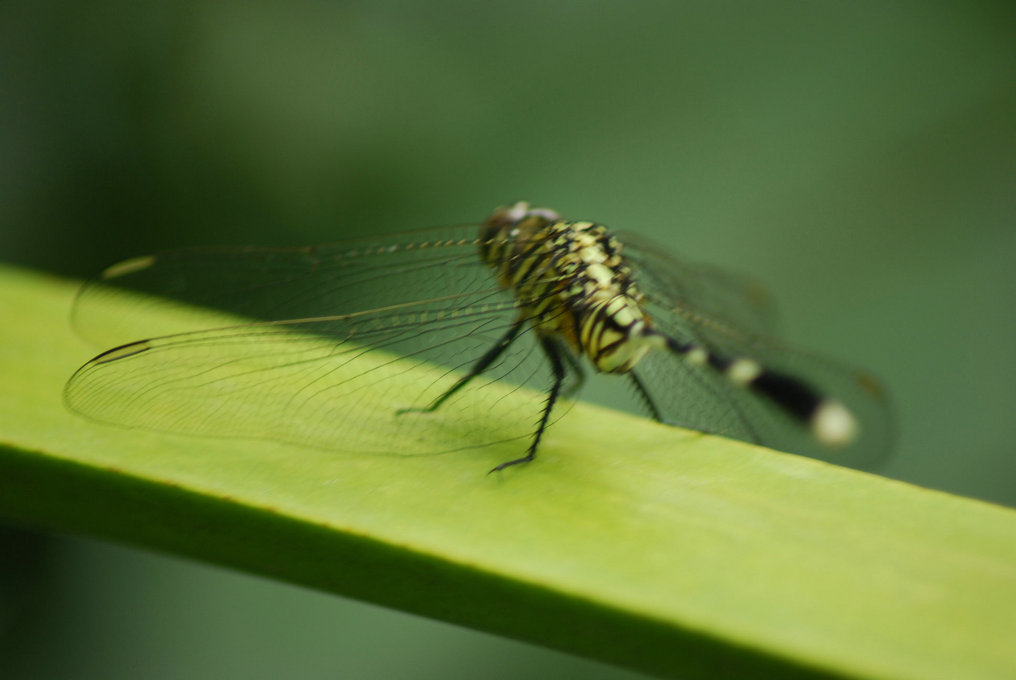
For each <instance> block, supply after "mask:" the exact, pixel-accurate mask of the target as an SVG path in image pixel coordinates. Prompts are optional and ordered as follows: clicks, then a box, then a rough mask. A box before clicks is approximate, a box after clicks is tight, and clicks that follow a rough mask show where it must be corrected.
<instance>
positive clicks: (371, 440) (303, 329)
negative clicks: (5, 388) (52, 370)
mask: <svg viewBox="0 0 1016 680" xmlns="http://www.w3.org/2000/svg"><path fill="white" fill-rule="evenodd" d="M479 297H482V296H481V295H473V296H460V297H458V298H456V299H455V302H454V304H452V303H450V302H449V301H448V300H442V301H441V302H440V303H434V302H430V303H427V302H422V303H419V304H412V305H403V306H400V307H398V308H397V309H385V310H375V311H371V312H365V313H353V314H350V315H343V316H335V317H322V318H318V319H312V320H299V321H284V322H265V323H254V324H244V325H239V326H226V327H220V328H214V329H209V330H203V331H196V332H190V333H182V334H176V335H171V336H164V337H156V338H152V339H149V340H144V341H140V342H135V343H130V344H128V345H124V346H121V347H119V348H117V349H114V350H110V351H109V352H106V353H104V354H102V355H99V356H98V357H96V358H95V359H93V360H92V361H90V362H88V363H87V364H86V365H85V366H83V367H82V368H81V369H79V370H78V372H77V373H75V374H74V376H73V377H72V378H71V380H70V381H69V382H68V384H67V386H66V388H65V400H66V402H67V403H68V404H69V405H70V407H71V408H72V409H74V410H75V411H78V412H80V413H82V414H84V415H86V416H89V417H91V418H93V419H96V420H99V421H102V422H109V423H114V424H118V425H125V426H128V427H142V428H147V429H155V430H161V431H168V432H172V433H180V434H194V435H205V436H229V437H234V436H238V437H252V438H267V439H275V440H281V441H287V442H293V443H297V444H303V445H309V446H315V447H320V448H326V449H336V450H344V449H347V450H355V451H370V452H378V453H382V452H383V453H401V454H419V453H437V452H442V451H449V450H454V449H459V448H471V447H476V446H481V445H484V444H490V443H494V442H499V441H505V440H510V439H516V438H525V437H528V436H531V434H532V432H533V428H534V423H535V422H536V421H537V418H538V417H539V413H540V410H541V406H542V402H543V398H542V397H543V394H545V392H546V390H547V389H548V388H549V386H550V382H549V381H550V376H549V371H548V370H547V364H546V358H545V357H544V356H543V354H542V352H541V351H540V349H539V347H538V346H537V344H536V343H535V342H534V340H533V338H532V335H533V334H532V332H531V331H528V330H527V331H524V332H523V333H522V335H521V336H520V337H519V338H518V339H517V340H516V341H515V342H514V343H513V344H512V345H511V347H510V348H509V349H508V350H507V351H506V352H505V354H503V355H502V356H501V357H500V358H499V360H498V361H497V362H495V364H494V365H492V366H491V367H490V368H489V369H488V370H487V371H486V372H485V373H484V374H483V375H481V376H479V377H477V378H476V379H474V380H473V381H472V382H470V383H469V385H468V386H467V387H466V388H464V389H462V390H460V391H458V392H456V393H455V395H454V396H453V397H452V398H450V399H449V400H448V401H447V402H445V403H443V404H442V406H441V408H440V409H437V410H436V411H434V412H422V410H423V409H426V408H427V407H428V406H429V405H431V404H432V403H433V401H434V400H435V399H437V398H438V397H439V396H441V395H442V394H444V393H445V392H446V391H447V390H448V389H450V388H451V386H452V385H454V384H455V382H456V381H457V380H458V379H459V377H460V376H462V375H464V374H465V373H466V372H468V370H469V368H470V367H471V366H472V364H473V363H474V362H475V361H476V359H477V358H478V357H480V356H481V355H482V354H483V353H484V352H486V351H487V350H488V349H489V348H490V347H492V346H494V344H495V343H496V342H497V341H498V339H499V338H500V337H502V336H503V334H504V333H505V332H506V331H507V329H508V328H509V327H510V326H511V324H512V323H513V321H514V318H515V312H514V305H513V303H512V302H511V301H510V300H508V299H505V298H502V299H501V300H500V301H498V302H490V301H487V302H485V303H484V304H483V306H482V307H481V306H479V305H477V304H475V303H476V302H477V299H478V298H479ZM533 388H535V389H538V390H540V393H539V394H533V393H532V392H531V391H530V390H531V389H533ZM561 413H563V410H561V411H557V412H555V416H559V415H560V414H561Z"/></svg>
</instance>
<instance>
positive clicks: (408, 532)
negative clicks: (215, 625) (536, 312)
mask: <svg viewBox="0 0 1016 680" xmlns="http://www.w3.org/2000/svg"><path fill="white" fill-rule="evenodd" d="M73 291H74V286H73V285H71V284H68V283H64V282H59V281H54V280H52V279H47V278H44V277H40V276H37V275H31V274H27V273H24V272H19V271H17V270H4V271H3V272H2V273H0V317H2V318H3V319H5V320H7V328H6V330H5V333H4V337H3V341H2V343H0V374H2V375H3V376H4V379H3V381H2V382H0V413H2V414H4V415H3V416H0V446H2V448H0V480H2V481H0V514H2V515H5V516H8V517H11V518H13V519H16V520H19V521H23V522H27V523H31V524H35V525H39V526H47V527H52V528H56V529H60V530H70V531H82V532H86V533H89V534H93V535H97V536H102V537H107V538H113V539H116V540H121V541H125V542H129V543H133V544H136V545H139V546H145V547H150V548H155V549H159V550H165V551H169V552H173V553H178V554H184V555H189V556H191V557H194V558H196V559H201V560H205V561H210V562H215V563H219V564H225V565H229V566H232V567H236V568H239V569H243V570H247V571H252V572H255V573H259V574H264V575H267V576H271V577H275V578H280V579H284V580H288V581H292V582H296V583H301V584H304V585H307V586H310V587H314V588H318V589H321V590H325V591H329V592H334V593H338V594H341V595H345V596H350V597H356V598H359V599H364V600H367V601H371V602H375V603H378V604H382V605H385V606H390V607H395V608H399V609H404V610H406V611H411V612H415V613H418V614H422V615H425V616H430V617H434V618H438V619H442V620H446V621H452V622H455V623H459V624H462V625H466V626H470V627H474V628H478V629H481V630H487V631H491V632H495V633H499V634H503V635H507V636H510V637H514V638H517V639H522V640H527V641H531V642H535V643H537V644H542V645H545V646H549V647H554V648H557V649H562V650H565V651H570V652H573V653H576V654H581V655H584V656H588V657H590V658H596V659H601V660H603V661H607V662H610V663H614V664H618V665H622V666H626V667H629V668H632V669H635V670H642V671H646V672H651V673H655V674H659V675H663V676H672V677H697V676H701V677H715V676H716V675H719V674H722V673H727V674H730V675H736V674H742V675H743V674H748V673H752V674H754V675H766V676H772V677H792V676H798V675H800V676H812V677H823V676H830V677H856V678H877V677H964V678H979V677H983V678H991V677H1005V676H1006V675H1011V674H1012V672H1013V671H1014V670H1016V652H1014V651H1013V646H1012V644H1011V641H1012V640H1013V639H1016V617H1014V616H1013V614H1012V612H1013V611H1014V610H1016V513H1014V512H1013V511H1011V510H1008V509H1005V508H1001V507H996V506H992V505H989V504H985V503H979V502H976V501H971V500H968V499H963V498H958V497H954V496H949V495H948V494H944V493H939V492H935V491H929V490H925V489H919V488H916V487H912V486H909V485H906V484H902V483H899V482H893V481H890V480H885V479H881V478H878V477H876V476H873V475H867V474H864V473H858V472H854V471H851V470H846V469H842V468H837V467H834V466H829V465H825V464H822V463H819V462H816V461H812V460H808V459H803V458H800V457H796V456H789V455H784V454H779V453H775V452H772V451H768V450H764V449H760V448H757V447H752V446H748V445H745V444H741V443H737V442H732V441H729V440H723V439H719V438H715V437H709V436H703V435H700V434H697V433H692V432H688V431H684V430H680V429H677V428H668V427H663V426H658V425H655V424H653V423H651V422H648V421H645V420H643V419H638V418H634V417H631V416H627V415H624V414H618V413H613V412H610V411H606V410H604V409H599V408H595V407H592V406H587V405H583V404H578V405H576V407H575V408H574V409H573V411H572V413H570V414H569V415H568V416H567V417H565V418H563V419H562V420H561V421H560V422H559V423H557V424H556V425H555V426H554V427H553V428H552V429H551V430H550V431H549V432H548V434H547V438H546V441H545V443H544V446H543V447H542V448H541V452H540V456H539V458H538V459H537V460H536V461H535V462H534V463H532V464H530V465H526V466H520V467H519V468H516V469H511V470H508V471H506V472H505V473H503V474H498V475H489V476H488V475H486V471H487V470H488V469H489V468H490V467H492V466H493V465H495V464H497V463H499V462H502V461H503V460H507V459H509V458H511V457H513V456H516V455H517V453H518V449H519V444H518V443H506V444H504V445H498V446H492V447H487V448H484V449H478V450H466V451H458V452H454V453H450V454H443V455H436V456H414V457H400V456H384V455H376V454H370V455H366V454H359V455H358V454H356V453H349V452H338V451H331V450H326V449H322V448H311V447H299V446H291V445H285V444H278V443H274V442H268V441H261V440H246V439H240V438H229V439H214V438H198V437H184V436H173V435H166V434H160V433H155V432H149V431H145V430H140V429H137V430H130V429H126V428H119V427H109V426H103V425H99V424H95V423H92V422H90V421H88V420H85V419H82V418H80V417H78V416H75V415H74V414H72V413H70V412H68V411H67V410H66V409H65V408H64V407H63V405H62V403H61V397H60V395H61V389H62V385H63V382H64V381H65V380H66V379H67V377H68V376H69V375H70V374H71V373H72V372H73V371H74V369H75V368H77V366H78V365H80V364H81V363H84V361H85V360H87V359H88V358H89V350H88V349H87V348H86V347H84V345H83V344H82V343H81V342H80V341H78V340H77V339H76V338H75V337H74V336H73V334H72V333H71V331H70V329H69V325H68V324H67V311H68V309H69V305H70V300H71V298H72V296H73Z"/></svg>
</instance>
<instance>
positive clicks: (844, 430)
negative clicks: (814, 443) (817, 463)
mask: <svg viewBox="0 0 1016 680" xmlns="http://www.w3.org/2000/svg"><path fill="white" fill-rule="evenodd" d="M857 430H858V427H857V420H856V419H855V418H854V414H852V413H851V412H850V411H849V410H847V407H846V406H844V405H843V404H841V403H840V402H838V401H835V400H832V399H829V400H826V401H824V402H823V403H822V404H821V405H820V406H819V407H818V410H816V411H815V413H814V415H812V417H811V431H812V433H814V435H815V438H816V439H818V440H819V441H820V442H822V443H823V444H825V445H826V446H845V445H846V444H849V443H850V442H852V441H854V439H856V438H857Z"/></svg>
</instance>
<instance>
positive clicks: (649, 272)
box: [618, 232, 778, 335]
mask: <svg viewBox="0 0 1016 680" xmlns="http://www.w3.org/2000/svg"><path fill="white" fill-rule="evenodd" d="M618 238H619V240H620V241H621V243H623V244H624V255H625V257H626V258H627V259H628V260H629V261H630V262H631V263H632V264H633V265H634V266H635V267H636V268H637V271H638V282H639V285H640V287H641V288H643V289H644V290H645V291H646V292H649V293H651V294H652V297H654V298H656V299H663V300H666V302H667V304H668V305H669V307H670V308H671V309H672V310H674V311H675V312H677V313H684V314H687V315H689V316H691V315H692V314H694V315H696V318H695V319H693V321H695V322H697V323H698V324H699V325H705V324H712V325H713V326H716V327H717V328H719V327H721V326H726V325H730V326H734V327H736V328H737V329H739V330H738V332H741V333H744V332H750V333H760V334H769V335H771V334H773V333H775V332H776V330H777V325H778V319H777V313H776V306H775V304H774V303H773V299H772V297H771V296H770V295H769V292H768V291H767V290H766V288H765V286H764V285H762V284H761V283H760V282H758V281H756V280H754V279H752V278H751V277H749V276H746V275H743V274H737V273H734V272H730V271H726V270H724V269H721V268H719V267H715V266H713V265H707V264H702V263H698V262H690V261H687V260H684V259H681V258H678V257H677V256H675V255H673V254H671V253H668V252H667V251H666V249H665V248H664V247H662V246H660V245H659V244H656V243H654V242H653V241H651V240H648V239H646V238H645V237H642V236H639V235H637V234H630V233H627V232H624V233H622V234H620V235H619V237H618Z"/></svg>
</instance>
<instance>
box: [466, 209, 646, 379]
mask: <svg viewBox="0 0 1016 680" xmlns="http://www.w3.org/2000/svg"><path fill="white" fill-rule="evenodd" d="M480 242H481V255H482V256H483V259H484V260H485V261H486V262H487V264H488V265H490V266H491V267H492V268H493V270H494V273H495V275H496V277H497V279H498V282H499V283H500V284H501V286H503V287H504V288H508V289H511V290H512V291H513V292H514V294H515V298H516V300H517V302H518V305H519V308H520V314H521V315H522V317H524V318H525V319H527V320H528V322H529V323H530V324H531V325H532V327H533V328H534V329H535V330H536V332H537V333H540V334H544V335H549V336H553V337H557V338H560V339H562V340H564V341H565V342H566V343H567V345H568V347H569V349H571V351H572V352H574V353H575V354H576V355H578V356H586V357H587V358H588V359H589V360H590V361H591V362H592V363H593V365H594V366H596V369H597V370H599V371H601V372H603V373H627V372H629V371H631V370H632V369H633V368H634V367H635V365H636V364H638V362H639V360H641V359H642V357H644V356H645V355H646V353H647V352H648V351H649V350H650V349H651V348H652V347H660V348H662V347H664V346H665V345H666V341H665V339H664V338H663V337H662V336H661V335H660V334H658V333H657V332H656V331H655V330H654V329H653V326H652V321H651V320H650V319H649V317H648V316H647V315H646V313H645V311H644V310H643V308H642V299H643V295H642V293H641V292H640V291H639V289H638V286H637V285H636V283H635V281H634V279H633V278H632V273H631V268H630V267H628V266H627V264H626V263H625V261H624V257H623V255H622V253H621V249H622V245H621V243H620V242H619V241H618V240H617V239H616V238H615V237H614V236H613V235H612V234H611V233H610V232H609V231H607V229H606V228H605V227H603V226H602V225H599V224H595V223H593V222H573V221H568V220H562V219H560V217H559V216H558V214H557V213H556V212H554V211H552V210H548V209H530V208H529V205H528V204H527V203H524V202H519V203H515V204H514V205H511V206H506V207H502V208H499V209H497V210H496V211H495V212H494V213H493V214H492V215H491V217H490V218H489V219H488V220H487V221H486V223H485V224H484V227H483V233H482V234H481V238H480Z"/></svg>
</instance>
